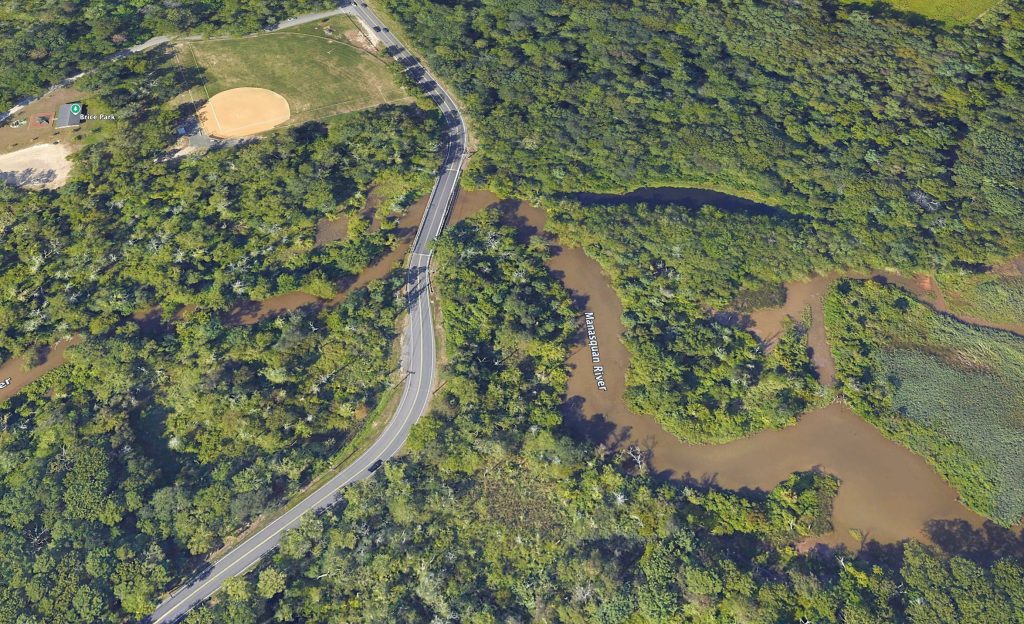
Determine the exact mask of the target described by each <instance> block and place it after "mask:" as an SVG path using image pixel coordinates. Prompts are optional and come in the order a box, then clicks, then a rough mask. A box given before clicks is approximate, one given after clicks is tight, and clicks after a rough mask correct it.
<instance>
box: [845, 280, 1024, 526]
mask: <svg viewBox="0 0 1024 624" xmlns="http://www.w3.org/2000/svg"><path fill="white" fill-rule="evenodd" d="M825 314H826V326H827V328H828V332H829V342H830V344H831V345H832V347H833V353H834V354H835V358H836V377H837V379H838V381H839V389H840V390H841V391H842V392H843V394H844V395H845V396H846V399H847V400H848V401H849V402H850V405H851V406H853V408H854V409H855V410H856V411H858V412H859V413H860V414H862V415H863V416H864V417H865V418H867V419H868V420H870V421H871V422H872V423H874V424H875V425H876V426H877V427H878V428H879V429H880V430H881V431H882V432H883V433H884V434H886V435H887V436H888V437H890V438H892V439H894V440H897V441H899V442H901V443H902V444H905V445H906V446H908V447H910V448H911V449H912V450H913V451H914V452H916V453H918V454H920V455H922V456H924V457H925V458H926V459H928V461H929V462H931V463H932V464H933V465H934V466H935V467H936V469H937V470H938V471H939V473H940V474H942V475H943V476H944V477H945V478H946V480H948V481H949V482H950V484H951V485H953V487H955V488H956V489H957V491H958V492H959V493H960V495H961V497H962V499H963V500H964V502H965V503H967V504H968V505H969V506H970V507H972V508H973V509H975V510H976V511H978V512H979V513H982V514H984V515H986V516H988V517H990V518H992V519H994V520H996V521H997V522H999V523H1000V524H1003V525H1006V526H1012V525H1015V524H1017V523H1019V522H1020V520H1021V518H1022V517H1024V490H1022V488H1021V483H1024V386H1022V384H1021V380H1022V379H1024V338H1020V337H1018V336H1014V335H1013V334H1009V333H1007V332H1002V331H998V330H991V329H987V328H982V327H975V326H971V325H967V324H964V323H961V322H959V321H956V320H955V319H952V318H950V317H948V316H944V315H940V314H937V313H935V312H934V311H932V310H931V309H930V308H929V307H928V306H926V305H924V304H922V303H920V302H918V301H916V300H914V299H913V298H912V297H910V296H909V295H908V294H907V293H905V292H903V291H902V290H900V289H897V288H894V287H885V286H882V285H879V284H876V283H875V282H872V281H867V282H859V281H852V280H846V281H841V282H839V283H838V284H837V285H835V286H834V287H833V289H832V290H831V291H830V293H829V295H828V297H827V299H826V303H825Z"/></svg>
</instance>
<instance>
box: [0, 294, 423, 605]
mask: <svg viewBox="0 0 1024 624" xmlns="http://www.w3.org/2000/svg"><path fill="white" fill-rule="evenodd" d="M404 282H405V279H404V276H403V275H401V274H396V275H393V276H391V277H390V278H388V279H386V280H383V281H377V282H371V283H370V284H369V285H368V286H367V287H366V288H365V289H361V290H357V291H356V292H354V293H352V294H351V295H350V296H349V297H348V298H347V299H346V300H345V301H344V302H343V303H341V304H340V305H338V306H336V307H334V308H332V309H328V310H324V311H322V312H315V311H312V310H303V309H300V310H298V311H296V312H292V313H289V314H287V315H285V316H281V317H278V318H272V319H266V320H264V321H262V322H260V323H258V324H256V325H252V326H236V327H228V326H225V325H224V324H223V323H222V322H221V321H220V320H218V319H217V318H216V317H214V316H211V315H210V314H208V313H195V314H192V315H190V316H189V318H188V319H187V320H184V321H180V322H179V323H178V324H177V326H176V327H175V329H174V330H173V331H171V332H168V333H164V334H160V335H158V336H148V335H146V334H145V333H143V332H138V331H129V330H127V329H123V330H121V331H119V332H118V334H117V335H114V336H108V337H96V338H89V339H87V340H86V341H85V342H84V343H83V344H81V345H78V346H76V347H75V348H74V349H72V350H70V351H69V353H68V362H67V364H65V365H64V366H63V367H61V368H58V369H57V370H55V371H53V372H51V373H49V374H47V375H46V376H44V377H43V378H42V379H40V380H39V381H37V382H35V383H34V384H32V385H31V386H29V387H28V388H26V389H25V390H24V391H22V392H21V393H19V394H18V395H16V396H14V397H13V398H11V399H9V400H8V401H6V402H4V403H2V404H0V579H2V580H3V582H2V583H0V585H2V588H0V622H5V623H6V622H12V623H13V622H47V623H54V624H56V623H62V622H66V623H68V624H72V623H75V624H77V623H81V622H96V623H98V622H111V623H113V622H123V621H125V618H128V617H131V618H138V617H142V616H144V615H147V614H148V613H149V612H150V611H151V610H152V609H153V608H154V606H155V600H156V598H157V596H159V595H160V593H162V592H163V591H164V590H165V589H167V587H166V586H167V585H174V584H177V582H178V581H179V580H180V579H181V578H183V577H185V576H187V575H188V574H189V573H191V571H192V570H191V568H190V566H192V565H193V564H194V561H193V560H192V555H203V554H207V553H209V552H211V551H213V550H216V549H217V548H219V547H220V546H222V545H223V543H224V542H223V540H224V538H226V537H228V536H230V535H232V534H235V533H237V532H238V531H239V530H240V529H242V528H244V527H245V526H246V524H247V523H248V522H250V521H251V520H252V519H253V518H255V517H256V516H258V515H260V514H262V513H264V512H265V511H267V510H268V509H273V508H276V507H277V506H280V505H282V504H283V502H284V500H285V498H286V497H287V496H289V495H293V494H295V493H296V492H297V491H298V489H299V488H300V487H302V486H303V485H305V484H307V483H308V482H309V481H310V480H311V479H312V478H314V477H315V476H317V475H318V474H320V473H322V472H323V471H324V470H326V469H327V468H328V467H329V466H330V465H331V463H332V462H333V461H334V459H335V455H336V454H337V453H339V452H340V451H342V449H344V448H345V445H346V444H348V443H349V442H350V441H351V440H352V439H353V437H354V436H356V435H357V434H358V433H359V431H360V430H361V429H362V428H363V427H364V426H365V423H366V422H367V421H368V419H369V417H370V416H371V414H372V413H374V412H375V410H376V409H377V408H378V402H379V400H380V399H381V397H382V396H383V393H384V392H385V391H386V390H387V389H388V388H389V387H390V386H391V384H392V383H393V381H394V378H393V375H392V372H393V370H394V365H395V357H394V353H393V342H394V339H395V337H396V332H397V319H398V316H399V314H400V313H401V312H402V311H403V306H402V305H401V303H402V301H403V300H402V298H401V297H400V296H399V289H400V288H401V287H402V285H403V284H404Z"/></svg>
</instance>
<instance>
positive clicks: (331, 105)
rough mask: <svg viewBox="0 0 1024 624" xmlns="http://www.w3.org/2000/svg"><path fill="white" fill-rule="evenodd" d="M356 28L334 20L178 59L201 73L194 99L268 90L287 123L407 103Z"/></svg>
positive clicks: (201, 47)
mask: <svg viewBox="0 0 1024 624" xmlns="http://www.w3.org/2000/svg"><path fill="white" fill-rule="evenodd" d="M325 27H326V28H325ZM354 28H355V26H354V25H353V24H352V22H351V20H350V19H349V18H348V17H347V16H338V17H335V18H332V19H331V20H329V21H326V22H320V23H315V24H305V25H303V26H299V27H295V28H291V29H287V30H283V31H279V32H273V33H261V34H258V35H253V36H248V37H239V38H232V39H216V40H208V41H195V42H189V43H186V44H184V45H183V46H182V49H181V54H180V59H181V62H182V64H183V65H185V66H198V67H201V68H203V69H204V70H205V73H206V83H205V85H204V86H203V87H202V88H197V89H194V90H193V92H192V95H193V97H195V99H196V100H205V99H207V98H209V97H210V96H212V95H215V94H217V93H220V92H221V91H225V90H227V89H234V88H236V87H261V88H264V89H270V90H272V91H275V92H277V93H280V94H281V95H282V96H284V98H285V99H286V100H288V105H289V107H290V108H291V112H292V120H291V122H290V123H292V124H294V123H301V122H304V121H309V120H312V119H323V118H326V117H330V116H333V115H337V114H340V113H346V112H351V111H355V110H360V109H364V108H370V107H373V106H377V105H380V104H385V103H391V102H398V101H405V99H406V98H407V97H408V95H409V94H408V93H406V92H405V91H404V90H403V89H402V88H401V87H400V86H399V85H397V84H396V83H395V81H394V79H393V76H392V74H391V70H390V69H389V68H388V66H387V64H386V62H385V61H384V60H383V59H382V58H381V57H379V56H377V55H375V54H371V53H369V52H367V51H365V50H363V49H360V48H359V47H357V45H355V44H354V43H353V41H356V42H358V39H356V37H355V36H353V29H354ZM346 34H347V35H348V37H346ZM355 34H356V35H358V31H356V33H355Z"/></svg>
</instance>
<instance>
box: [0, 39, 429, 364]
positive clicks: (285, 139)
mask: <svg viewBox="0 0 1024 624" xmlns="http://www.w3.org/2000/svg"><path fill="white" fill-rule="evenodd" d="M169 62H170V61H169V60H168V59H166V58H164V57H163V56H162V55H161V54H159V53H156V54H153V55H150V56H148V57H145V58H137V57H130V58H128V59H124V60H122V61H120V62H118V63H115V64H112V65H111V66H110V67H107V68H104V69H102V70H100V71H98V72H97V73H95V74H92V75H90V76H89V77H88V78H87V79H83V82H86V83H87V84H86V85H84V86H93V87H95V89H96V92H97V93H98V94H99V96H100V97H102V98H103V99H104V101H105V102H107V103H108V104H109V105H110V106H112V107H113V108H114V110H116V111H117V112H118V118H119V121H117V122H116V123H117V124H119V126H120V127H119V128H118V129H117V132H116V133H114V136H113V138H111V139H110V140H106V141H102V142H99V143H96V144H93V145H88V146H86V147H85V148H84V149H83V150H82V151H81V152H80V153H79V154H78V155H77V156H76V162H75V167H74V169H73V171H72V175H71V179H70V180H69V182H68V184H67V185H65V186H64V187H62V188H61V189H59V190H58V191H56V192H55V193H50V192H36V191H22V190H16V189H12V188H10V187H7V186H6V185H4V186H3V187H2V188H0V200H2V201H3V202H4V203H5V205H6V209H5V210H4V211H3V213H0V325H2V328H0V359H7V357H9V356H10V355H11V354H12V353H20V352H22V351H24V350H26V349H30V348H33V347H37V346H40V345H44V344H49V343H50V342H53V341H54V340H56V339H59V338H61V337H64V336H67V335H69V334H71V333H73V332H75V331H79V330H82V329H88V330H89V331H91V332H92V333H96V334H101V333H103V332H105V331H108V330H109V329H110V328H111V327H113V326H114V324H115V323H117V322H118V321H119V320H120V319H122V318H124V317H126V316H128V315H131V314H132V313H133V312H136V311H139V310H143V309H147V308H149V307H152V306H161V307H162V308H163V309H164V311H165V313H167V314H171V313H173V312H174V311H175V310H176V309H177V308H179V307H181V306H184V305H195V306H199V307H201V308H203V309H208V310H226V309H228V308H230V307H231V306H232V305H234V304H237V303H239V302H245V301H251V300H257V301H258V300H261V299H265V298H267V297H269V296H271V295H274V294H278V293H283V292H290V291H295V290H304V291H306V292H309V293H311V294H315V295H317V296H320V297H325V298H329V297H331V296H332V295H333V294H334V291H333V288H334V287H333V284H334V283H336V282H337V280H338V279H339V278H341V277H343V276H346V275H353V274H357V273H358V272H359V271H361V270H362V269H363V268H365V267H366V266H367V265H368V264H370V262H371V261H372V260H373V259H375V258H377V257H379V256H380V255H381V254H382V253H383V252H384V251H386V250H387V249H389V248H390V247H391V246H392V245H393V244H394V236H393V235H392V234H390V233H389V231H388V230H387V229H386V228H384V229H380V230H376V231H371V230H369V229H367V228H357V227H355V226H352V227H350V228H349V232H350V234H351V236H349V237H348V239H347V240H341V241H337V242H335V243H332V244H328V245H323V246H315V245H314V242H315V236H316V227H317V221H318V220H319V219H320V218H322V217H335V216H338V215H341V214H343V213H345V212H346V211H347V212H350V213H355V212H356V211H358V210H359V209H361V208H362V207H363V204H364V202H365V200H366V194H367V192H368V190H369V189H370V188H371V187H372V186H373V184H374V183H375V182H376V181H378V180H379V179H381V178H382V177H385V176H386V177H387V178H388V180H390V181H391V182H392V183H393V184H394V183H395V182H396V181H403V180H404V181H405V182H404V184H406V185H407V186H408V187H409V188H411V189H414V190H415V191H416V192H426V191H427V190H428V189H429V188H430V183H431V182H432V175H433V171H434V169H435V168H436V166H437V162H438V158H437V154H436V149H437V146H438V141H437V138H438V135H439V132H440V126H439V123H438V120H437V117H436V115H435V114H434V113H432V112H428V111H425V110H423V109H420V108H419V107H417V106H414V105H413V106H400V107H395V106H389V107H382V108H377V109H374V110H372V111H364V112H362V113H357V114H354V115H351V116H348V117H345V118H343V119H341V120H340V121H336V122H333V123H331V124H329V125H327V126H324V125H320V124H311V125H307V126H303V127H300V128H297V129H294V130H290V131H285V132H278V133H274V134H272V135H270V136H268V137H265V138H264V139H262V140H259V141H255V142H250V143H249V144H246V145H243V146H237V147H233V148H231V149H221V150H214V151H211V152H208V153H206V154H203V155H201V156H198V157H187V158H179V159H170V158H168V157H167V152H166V150H167V145H168V141H169V137H170V136H171V134H172V133H173V130H174V127H175V123H176V122H177V120H178V119H179V115H183V114H186V113H185V112H182V111H178V110H176V109H175V110H168V109H166V108H161V107H160V105H161V104H162V103H163V102H164V101H165V100H166V99H169V98H170V97H172V96H173V95H176V94H177V93H178V92H180V90H181V88H182V87H181V85H180V83H177V82H176V79H177V77H176V76H174V75H169V72H173V71H174V69H173V68H172V67H169V66H168V63H169ZM140 94H145V95H140ZM188 112H191V111H190V110H189V111H188ZM111 123H115V122H111ZM352 219H354V220H355V219H358V217H357V216H356V215H355V214H353V215H352Z"/></svg>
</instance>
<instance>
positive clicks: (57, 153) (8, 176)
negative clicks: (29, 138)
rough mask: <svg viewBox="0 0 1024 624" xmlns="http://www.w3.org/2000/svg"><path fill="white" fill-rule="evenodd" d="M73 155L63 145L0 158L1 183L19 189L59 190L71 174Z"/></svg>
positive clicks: (35, 146) (38, 146)
mask: <svg viewBox="0 0 1024 624" xmlns="http://www.w3.org/2000/svg"><path fill="white" fill-rule="evenodd" d="M70 153H71V150H70V149H68V147H67V146H66V145H65V144H63V143H57V144H54V143H45V144H43V145H33V146H32V147H27V148H25V149H22V150H18V151H16V152H11V153H9V154H0V180H3V181H4V182H6V183H8V184H13V185H14V186H20V187H28V188H48V189H54V188H58V187H60V186H63V185H64V183H65V182H67V179H68V174H69V173H71V161H70V160H68V155H69V154H70Z"/></svg>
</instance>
